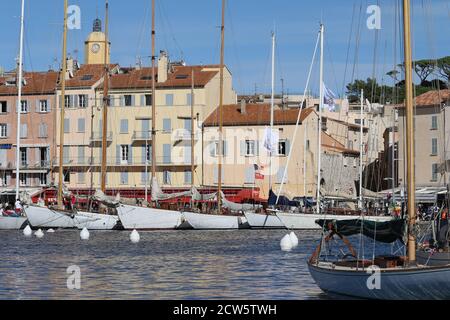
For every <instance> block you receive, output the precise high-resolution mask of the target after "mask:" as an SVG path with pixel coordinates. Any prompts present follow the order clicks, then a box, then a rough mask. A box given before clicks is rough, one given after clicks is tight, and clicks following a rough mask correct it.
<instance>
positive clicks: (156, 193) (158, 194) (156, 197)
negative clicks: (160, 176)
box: [152, 178, 191, 201]
mask: <svg viewBox="0 0 450 320" xmlns="http://www.w3.org/2000/svg"><path fill="white" fill-rule="evenodd" d="M189 196H191V190H188V191H183V192H175V193H164V192H163V191H162V189H161V187H160V186H159V184H158V181H157V180H156V178H153V179H152V200H153V201H161V200H170V199H175V198H180V197H189Z"/></svg>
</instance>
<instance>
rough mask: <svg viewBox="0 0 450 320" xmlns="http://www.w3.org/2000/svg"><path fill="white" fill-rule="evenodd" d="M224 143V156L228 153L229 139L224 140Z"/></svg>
mask: <svg viewBox="0 0 450 320" xmlns="http://www.w3.org/2000/svg"><path fill="white" fill-rule="evenodd" d="M222 143H223V145H222V147H223V150H222V151H223V156H224V157H226V156H227V154H228V141H226V140H224V141H223V142H222Z"/></svg>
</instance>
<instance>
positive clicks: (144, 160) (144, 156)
mask: <svg viewBox="0 0 450 320" xmlns="http://www.w3.org/2000/svg"><path fill="white" fill-rule="evenodd" d="M146 151H147V150H146V149H145V144H144V145H142V157H141V160H142V164H145V162H146V161H147V155H146V153H147V152H146Z"/></svg>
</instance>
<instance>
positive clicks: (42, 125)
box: [38, 123, 44, 138]
mask: <svg viewBox="0 0 450 320" xmlns="http://www.w3.org/2000/svg"><path fill="white" fill-rule="evenodd" d="M43 131H44V124H43V123H40V124H39V135H38V138H42V137H44V133H43Z"/></svg>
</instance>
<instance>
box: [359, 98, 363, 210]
mask: <svg viewBox="0 0 450 320" xmlns="http://www.w3.org/2000/svg"><path fill="white" fill-rule="evenodd" d="M363 116H364V89H361V113H360V118H361V122H360V124H359V127H360V132H359V203H358V206H359V209H361V210H362V208H363V195H362V179H363V170H362V167H363Z"/></svg>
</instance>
